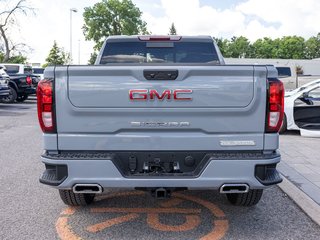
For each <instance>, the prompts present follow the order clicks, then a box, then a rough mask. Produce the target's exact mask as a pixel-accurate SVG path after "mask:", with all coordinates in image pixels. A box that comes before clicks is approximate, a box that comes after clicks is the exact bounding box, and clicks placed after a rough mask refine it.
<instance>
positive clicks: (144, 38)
mask: <svg viewBox="0 0 320 240" xmlns="http://www.w3.org/2000/svg"><path fill="white" fill-rule="evenodd" d="M138 38H139V40H140V41H180V40H181V39H182V37H181V36H139V37H138Z"/></svg>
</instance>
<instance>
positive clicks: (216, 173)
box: [37, 36, 284, 206]
mask: <svg viewBox="0 0 320 240" xmlns="http://www.w3.org/2000/svg"><path fill="white" fill-rule="evenodd" d="M283 94H284V89H283V84H282V82H281V81H279V80H278V79H277V70H276V69H275V68H274V67H273V66H266V65H259V66H258V65H256V66H255V65H246V66H234V65H225V64H224V60H223V57H222V55H221V53H220V51H219V49H218V47H217V45H216V43H215V42H214V41H213V39H212V38H211V37H180V36H165V37H158V36H139V37H138V36H115V37H109V38H108V39H107V40H106V41H105V43H104V45H103V47H102V49H101V51H100V53H99V55H98V58H97V61H96V65H95V66H51V67H48V68H46V71H45V76H44V80H41V81H40V82H39V85H38V90H37V98H38V117H39V123H40V126H41V128H42V130H43V132H44V135H43V137H44V150H45V152H44V154H43V155H42V157H41V159H42V162H43V163H44V164H45V168H46V170H45V171H44V173H43V174H42V176H41V177H40V182H41V183H44V184H47V185H50V186H53V187H55V188H57V189H59V192H60V197H61V199H62V200H63V202H64V203H66V204H68V205H86V204H89V203H91V202H92V201H93V199H94V197H95V195H96V194H100V193H102V192H103V191H104V190H105V189H108V188H132V189H140V190H148V191H151V192H152V193H153V194H154V196H155V197H157V198H165V197H168V196H170V191H173V190H185V189H216V190H219V191H220V193H223V194H226V196H227V198H228V200H229V201H230V203H231V204H234V205H241V206H252V205H255V204H257V203H258V202H259V200H260V198H261V196H262V193H263V190H264V189H265V188H267V187H269V186H271V185H274V184H277V183H279V182H281V181H282V179H281V177H280V175H279V173H278V171H277V170H276V165H277V164H278V163H279V161H280V154H279V152H278V151H277V149H278V145H279V136H278V130H279V128H280V126H281V123H282V117H283Z"/></svg>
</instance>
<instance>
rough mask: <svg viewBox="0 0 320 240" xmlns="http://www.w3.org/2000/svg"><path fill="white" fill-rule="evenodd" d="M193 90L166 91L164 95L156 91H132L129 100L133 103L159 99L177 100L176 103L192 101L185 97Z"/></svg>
mask: <svg viewBox="0 0 320 240" xmlns="http://www.w3.org/2000/svg"><path fill="white" fill-rule="evenodd" d="M191 93H192V90H191V89H176V90H170V89H165V90H164V91H163V92H162V93H159V92H158V91H157V90H155V89H150V90H148V89H131V90H129V98H130V100H132V101H147V100H155V99H158V100H160V101H163V100H165V99H166V100H172V99H173V100H175V101H191V100H192V98H191V97H185V96H186V95H187V94H191Z"/></svg>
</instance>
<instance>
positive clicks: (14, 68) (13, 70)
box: [5, 65, 19, 74]
mask: <svg viewBox="0 0 320 240" xmlns="http://www.w3.org/2000/svg"><path fill="white" fill-rule="evenodd" d="M5 66H6V69H7V73H8V74H15V73H18V72H19V66H12V65H5Z"/></svg>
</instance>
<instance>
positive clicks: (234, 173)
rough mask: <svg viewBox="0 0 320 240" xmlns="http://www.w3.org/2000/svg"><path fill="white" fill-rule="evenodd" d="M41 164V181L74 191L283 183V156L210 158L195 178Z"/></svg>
mask: <svg viewBox="0 0 320 240" xmlns="http://www.w3.org/2000/svg"><path fill="white" fill-rule="evenodd" d="M42 162H43V163H44V164H45V165H46V167H47V170H46V171H45V173H44V174H43V175H42V176H41V177H40V182H42V183H44V184H47V185H51V186H54V187H55V188H57V189H72V187H73V186H74V185H75V184H80V183H82V184H99V185H100V186H102V187H103V188H129V189H134V188H158V187H165V188H188V189H219V188H220V187H221V186H222V185H223V184H227V183H234V184H238V183H241V184H247V185H248V186H249V187H250V189H264V188H266V187H267V186H270V185H273V184H277V183H279V182H281V181H282V179H281V177H280V176H279V174H278V172H277V170H276V169H275V166H276V164H277V163H279V162H280V155H277V156H275V157H274V158H267V159H249V160H244V159H241V160H236V159H223V160H219V159H210V160H209V161H208V164H207V165H206V166H205V167H204V168H203V170H202V171H201V173H200V174H199V175H198V176H196V177H189V176H188V177H186V176H170V177H168V176H165V177H164V176H140V177H130V178H129V177H125V176H123V175H122V174H121V172H120V171H119V170H118V168H117V167H116V166H115V165H114V163H113V162H112V160H111V159H103V160H102V159H98V160H93V159H92V160H91V159H81V160H77V159H63V160H62V159H50V158H46V157H42ZM48 166H49V167H48ZM48 168H49V171H48ZM59 168H60V169H62V172H63V173H62V172H61V171H60V172H58V171H56V173H55V170H54V169H57V170H58V169H59ZM258 169H259V170H258ZM270 169H271V171H269V170H270ZM258 172H259V173H258ZM261 173H262V174H264V173H265V175H266V177H265V179H261V178H260V177H259V176H261ZM50 174H51V175H50ZM55 174H56V178H55V176H54V175H55ZM58 175H59V177H58ZM263 178H264V177H263Z"/></svg>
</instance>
